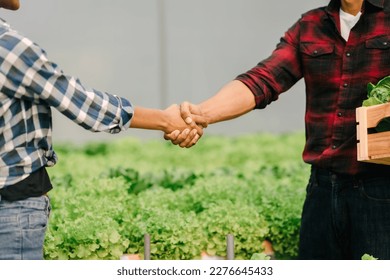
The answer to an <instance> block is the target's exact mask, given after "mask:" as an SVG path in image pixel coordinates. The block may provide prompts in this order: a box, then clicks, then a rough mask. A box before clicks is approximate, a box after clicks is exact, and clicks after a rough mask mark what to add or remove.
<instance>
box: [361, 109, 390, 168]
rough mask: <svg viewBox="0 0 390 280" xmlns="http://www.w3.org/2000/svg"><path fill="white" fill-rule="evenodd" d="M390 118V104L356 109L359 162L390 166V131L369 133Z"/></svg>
mask: <svg viewBox="0 0 390 280" xmlns="http://www.w3.org/2000/svg"><path fill="white" fill-rule="evenodd" d="M389 116H390V103H388V104H380V105H374V106H369V107H359V108H357V109H356V122H357V127H356V129H357V130H356V133H357V159H358V161H365V162H371V163H378V164H386V165H390V131H385V132H376V133H369V129H370V128H374V127H376V126H377V124H378V123H379V122H380V121H381V120H382V119H384V118H386V117H389Z"/></svg>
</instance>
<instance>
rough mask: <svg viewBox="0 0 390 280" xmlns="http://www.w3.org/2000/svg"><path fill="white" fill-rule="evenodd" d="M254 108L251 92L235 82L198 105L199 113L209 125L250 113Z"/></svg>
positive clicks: (253, 98) (240, 83)
mask: <svg viewBox="0 0 390 280" xmlns="http://www.w3.org/2000/svg"><path fill="white" fill-rule="evenodd" d="M255 106H256V103H255V97H254V95H253V94H252V92H251V91H250V90H249V88H248V87H247V86H246V85H245V84H243V83H242V82H240V81H237V80H234V81H232V82H230V83H228V84H227V85H225V86H224V87H223V88H222V89H221V90H220V91H218V92H217V93H216V95H214V96H213V97H211V98H209V99H207V100H206V101H204V102H202V103H201V104H199V107H200V110H201V113H202V115H203V116H205V117H206V119H207V121H208V123H209V124H212V123H216V122H221V121H226V120H230V119H234V118H237V117H239V116H241V115H244V114H246V113H248V112H250V111H252V110H253V109H254V108H255Z"/></svg>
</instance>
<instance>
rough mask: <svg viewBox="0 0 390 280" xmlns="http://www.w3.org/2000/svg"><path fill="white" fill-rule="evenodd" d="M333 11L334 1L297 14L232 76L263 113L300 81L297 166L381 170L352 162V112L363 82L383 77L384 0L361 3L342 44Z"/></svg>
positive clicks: (389, 26)
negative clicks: (269, 48)
mask: <svg viewBox="0 0 390 280" xmlns="http://www.w3.org/2000/svg"><path fill="white" fill-rule="evenodd" d="M339 10H340V0H332V1H330V3H329V5H328V6H327V7H322V8H318V9H314V10H312V11H309V12H307V13H305V14H304V15H302V17H301V18H300V19H299V20H298V22H296V23H295V24H294V25H293V26H292V27H291V28H290V29H289V30H288V31H287V32H286V33H285V36H284V37H283V38H282V39H281V41H280V43H279V44H278V45H277V48H276V49H275V51H274V52H273V53H272V55H271V56H270V57H268V58H267V59H265V60H263V61H261V62H260V63H259V64H258V65H257V66H256V67H254V68H253V69H251V70H250V71H248V72H247V73H244V74H242V75H240V76H238V77H237V79H238V80H240V81H242V82H243V83H245V84H246V85H247V86H248V87H249V88H250V90H251V91H252V92H253V94H254V95H255V98H256V103H257V107H256V108H264V107H265V106H267V105H268V104H269V103H271V102H272V101H274V100H276V99H278V96H279V94H280V93H282V92H284V91H286V90H288V89H289V88H290V87H292V86H293V85H294V84H295V83H296V82H297V81H298V80H300V79H301V78H304V80H305V85H306V114H305V124H306V145H305V149H304V152H303V159H304V161H305V162H307V163H310V164H313V165H315V166H317V167H321V168H327V169H329V170H332V171H334V172H339V173H346V174H359V173H368V172H370V173H372V172H374V171H379V170H380V169H382V171H387V172H388V171H390V166H381V165H376V164H371V163H361V162H358V161H357V159H356V158H357V155H356V153H357V151H356V117H355V109H356V108H357V107H360V106H361V105H362V101H363V99H365V98H366V97H367V83H369V82H372V83H376V82H378V81H379V80H380V79H381V78H383V77H385V76H387V75H390V0H365V3H364V8H363V12H362V16H361V18H360V20H359V22H358V23H357V24H356V25H355V27H354V28H353V29H352V30H351V33H350V37H349V40H348V42H346V41H345V40H344V39H343V38H342V36H341V33H340V19H339ZM291 110H294V108H291ZM383 169H387V170H383Z"/></svg>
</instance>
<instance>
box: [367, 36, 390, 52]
mask: <svg viewBox="0 0 390 280" xmlns="http://www.w3.org/2000/svg"><path fill="white" fill-rule="evenodd" d="M366 49H378V50H388V49H390V36H388V35H385V36H380V37H376V38H372V39H368V40H366Z"/></svg>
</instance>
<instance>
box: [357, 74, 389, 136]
mask: <svg viewBox="0 0 390 280" xmlns="http://www.w3.org/2000/svg"><path fill="white" fill-rule="evenodd" d="M367 92H368V95H367V97H368V98H367V99H366V100H364V101H363V106H372V105H379V104H384V103H388V102H390V76H387V77H385V78H383V79H381V80H380V81H379V82H378V83H377V84H376V85H374V84H372V83H369V84H368V85H367ZM389 130H390V118H389V117H388V118H384V119H382V120H381V121H380V122H379V123H378V125H377V126H376V127H375V131H376V132H383V131H389Z"/></svg>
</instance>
